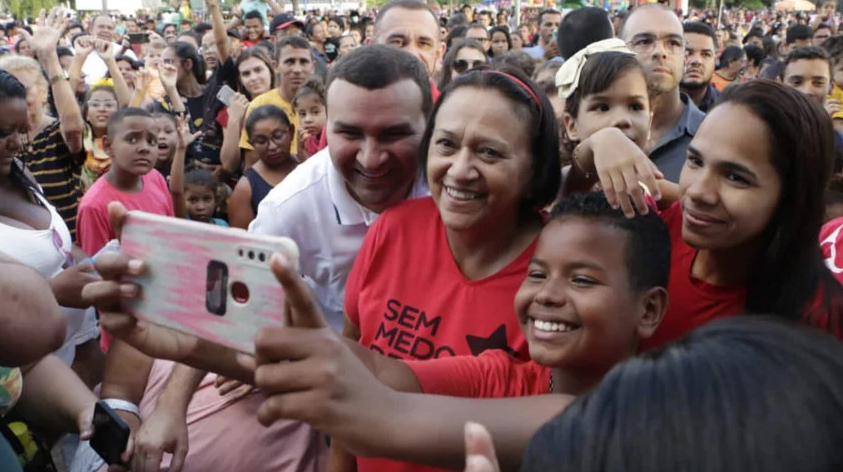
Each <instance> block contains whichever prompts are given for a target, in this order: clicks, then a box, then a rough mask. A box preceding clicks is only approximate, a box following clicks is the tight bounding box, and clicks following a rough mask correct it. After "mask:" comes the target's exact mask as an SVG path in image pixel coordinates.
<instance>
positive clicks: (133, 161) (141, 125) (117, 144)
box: [103, 116, 158, 176]
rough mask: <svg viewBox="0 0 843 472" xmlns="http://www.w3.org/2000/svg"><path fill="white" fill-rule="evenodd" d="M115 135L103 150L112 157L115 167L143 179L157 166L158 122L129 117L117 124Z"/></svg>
mask: <svg viewBox="0 0 843 472" xmlns="http://www.w3.org/2000/svg"><path fill="white" fill-rule="evenodd" d="M112 132H113V133H112V135H111V136H106V137H105V139H103V148H104V149H105V152H106V153H108V155H109V156H110V157H111V166H112V168H114V169H115V170H120V171H123V172H126V173H129V174H133V175H137V176H142V175H146V174H148V173H149V171H151V170H152V168H153V167H154V166H155V162H156V161H157V156H156V154H155V151H156V149H157V148H158V128H157V127H156V126H155V120H154V119H152V118H148V117H145V116H127V117H125V118H124V119H123V120H122V121H121V122H120V123H117V124H116V125H115V126H114V127H113V130H112Z"/></svg>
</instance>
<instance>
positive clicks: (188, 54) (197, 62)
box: [167, 41, 207, 84]
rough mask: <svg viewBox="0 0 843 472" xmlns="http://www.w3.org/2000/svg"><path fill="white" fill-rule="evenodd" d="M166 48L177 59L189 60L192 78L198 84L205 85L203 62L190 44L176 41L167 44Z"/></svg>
mask: <svg viewBox="0 0 843 472" xmlns="http://www.w3.org/2000/svg"><path fill="white" fill-rule="evenodd" d="M167 47H168V48H170V49H172V50H173V52H174V53H175V54H176V56H178V57H179V59H181V60H183V61H186V60H188V59H190V61H191V62H192V64H193V65H192V67H191V69H190V71H191V72H192V73H193V77H195V78H196V81H197V82H199V83H200V84H204V83H205V81H206V80H207V77H206V76H205V60H204V59H202V56H200V55H199V51H197V50H196V48H195V47H193V45H192V44H189V43H186V42H184V41H176V42H174V43H170V44H168V45H167Z"/></svg>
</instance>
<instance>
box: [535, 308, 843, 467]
mask: <svg viewBox="0 0 843 472" xmlns="http://www.w3.org/2000/svg"><path fill="white" fill-rule="evenodd" d="M841 418H843V344H841V343H840V342H838V341H837V340H836V339H834V338H832V337H831V336H828V335H826V334H824V333H821V332H818V331H817V330H814V329H810V328H805V327H800V326H796V325H794V324H792V323H787V322H783V321H780V320H774V319H770V318H763V317H754V316H753V317H750V316H743V317H733V318H728V319H723V320H719V321H715V322H713V323H710V324H707V325H705V326H702V327H701V328H699V329H697V330H695V331H693V332H691V333H690V334H689V335H687V336H686V337H685V338H683V339H681V340H680V341H678V342H675V343H673V344H670V345H668V346H666V347H664V348H662V349H659V350H656V351H654V352H652V353H648V354H645V355H643V356H639V357H636V358H633V359H630V360H627V361H626V362H624V363H622V364H620V365H618V366H616V367H615V368H614V369H612V370H611V371H609V373H608V374H607V375H606V376H605V377H604V378H603V381H602V382H601V383H600V384H599V385H598V386H597V388H595V390H593V391H592V392H590V393H588V394H586V395H584V396H581V397H579V398H578V399H577V400H575V401H574V402H573V403H572V404H571V405H569V406H568V407H567V408H566V409H565V410H564V411H563V412H562V413H561V414H559V415H558V416H557V417H556V418H554V419H552V420H551V421H550V422H548V423H547V424H545V425H544V426H542V427H541V429H539V431H538V432H536V434H535V435H534V436H533V438H532V440H531V441H530V444H529V446H528V447H527V452H526V454H525V456H524V461H523V464H522V468H521V470H522V472H538V471H541V472H546V471H565V472H668V471H671V472H672V471H677V470H682V471H687V472H703V471H705V472H733V471H765V472H790V471H795V470H805V471H808V470H810V471H812V472H836V471H839V470H840V467H841V464H843V447H840V443H841V440H843V421H841ZM656 438H659V439H656Z"/></svg>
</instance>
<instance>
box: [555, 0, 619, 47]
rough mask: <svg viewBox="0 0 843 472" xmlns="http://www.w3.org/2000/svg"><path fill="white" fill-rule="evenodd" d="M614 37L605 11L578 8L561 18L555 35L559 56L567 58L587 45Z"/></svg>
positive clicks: (592, 8) (593, 8) (594, 8)
mask: <svg viewBox="0 0 843 472" xmlns="http://www.w3.org/2000/svg"><path fill="white" fill-rule="evenodd" d="M614 36H615V32H614V30H613V29H612V21H611V20H610V19H609V14H608V13H606V10H604V9H602V8H597V7H584V8H578V9H576V10H574V11H572V12H570V13H568V14H567V15H565V16H564V17H563V18H562V21H561V22H560V23H559V30H558V32H557V34H556V45H557V46H558V47H559V55H560V56H562V58H563V59H564V58H569V57H571V56H573V55H574V54H576V53H577V52H579V51H580V50H581V49H585V48H586V47H587V46H588V45H589V44H591V43H596V42H598V41H602V40H604V39H610V38H613V37H614Z"/></svg>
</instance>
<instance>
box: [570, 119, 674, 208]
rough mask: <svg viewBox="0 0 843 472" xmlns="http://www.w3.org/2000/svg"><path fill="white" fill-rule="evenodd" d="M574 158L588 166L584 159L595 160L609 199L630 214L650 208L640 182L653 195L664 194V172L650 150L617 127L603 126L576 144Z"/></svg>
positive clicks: (579, 163)
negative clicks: (662, 189) (643, 148)
mask: <svg viewBox="0 0 843 472" xmlns="http://www.w3.org/2000/svg"><path fill="white" fill-rule="evenodd" d="M575 159H576V160H577V165H581V166H584V167H586V168H587V167H588V165H587V164H584V163H585V162H591V163H592V165H591V167H592V168H593V169H594V170H595V172H596V174H597V176H598V178H599V179H600V186H601V187H602V188H603V192H605V194H606V200H608V201H609V203H610V204H611V205H612V207H614V208H618V207H620V208H621V209H623V212H624V214H625V215H626V216H627V217H629V218H632V217H633V216H635V210H636V209H637V210H638V213H640V214H642V215H643V214H646V213H647V212H648V211H649V206H648V205H647V200H646V199H645V193H644V189H643V188H642V187H641V184H644V185H645V186H646V187H647V189H648V190H649V191H650V192H651V196H652V197H653V199H655V200H656V201H658V200H659V199H660V198H661V193H660V191H659V186H658V182H657V180H659V179H663V178H664V175H662V173H661V172H660V171H659V170H658V168H657V167H656V165H655V164H654V163H653V161H651V160H650V158H649V157H648V156H647V154H645V153H644V151H642V150H641V148H639V147H638V146H637V145H636V144H635V143H634V142H633V141H632V140H631V139H629V138H628V137H627V136H626V135H624V134H623V131H621V130H620V129H618V128H615V127H609V128H604V129H601V130H600V131H597V132H595V133H594V134H592V135H591V136H589V137H588V139H586V140H584V141H583V142H582V143H580V145H579V146H578V147H577V151H576V152H575ZM586 170H588V169H586ZM630 199H632V201H630Z"/></svg>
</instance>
